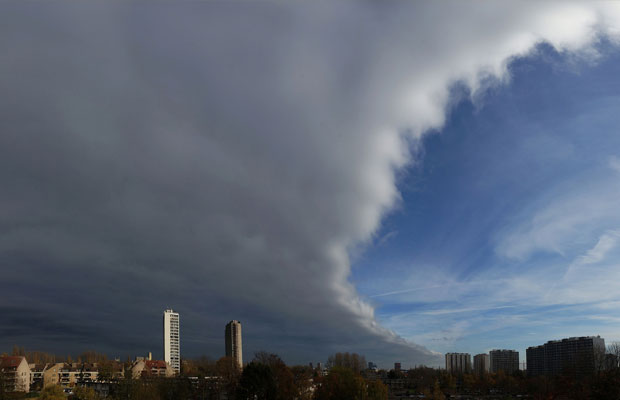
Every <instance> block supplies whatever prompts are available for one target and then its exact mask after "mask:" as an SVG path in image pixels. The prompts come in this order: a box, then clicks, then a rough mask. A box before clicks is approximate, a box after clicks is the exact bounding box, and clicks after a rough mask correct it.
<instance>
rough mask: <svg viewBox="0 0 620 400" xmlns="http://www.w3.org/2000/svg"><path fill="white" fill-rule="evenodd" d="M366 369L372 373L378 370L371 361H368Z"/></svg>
mask: <svg viewBox="0 0 620 400" xmlns="http://www.w3.org/2000/svg"><path fill="white" fill-rule="evenodd" d="M368 369H371V370H373V371H376V370H377V369H378V368H377V364H375V363H374V362H372V361H368Z"/></svg>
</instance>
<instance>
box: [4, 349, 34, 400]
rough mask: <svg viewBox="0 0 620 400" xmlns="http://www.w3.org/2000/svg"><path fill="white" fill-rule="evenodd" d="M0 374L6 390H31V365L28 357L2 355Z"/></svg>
mask: <svg viewBox="0 0 620 400" xmlns="http://www.w3.org/2000/svg"><path fill="white" fill-rule="evenodd" d="M0 374H1V375H2V377H1V378H2V381H3V384H4V385H5V390H7V391H9V392H29V391H30V366H29V365H28V361H26V357H23V356H4V357H0Z"/></svg>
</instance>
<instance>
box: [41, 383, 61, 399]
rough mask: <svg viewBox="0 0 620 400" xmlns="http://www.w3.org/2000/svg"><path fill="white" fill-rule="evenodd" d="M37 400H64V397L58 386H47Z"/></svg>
mask: <svg viewBox="0 0 620 400" xmlns="http://www.w3.org/2000/svg"><path fill="white" fill-rule="evenodd" d="M39 400H66V397H65V393H64V392H63V391H62V388H61V387H60V386H57V385H48V386H46V387H45V388H44V389H43V391H42V392H41V396H39Z"/></svg>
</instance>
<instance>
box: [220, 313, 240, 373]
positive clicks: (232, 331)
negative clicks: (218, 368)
mask: <svg viewBox="0 0 620 400" xmlns="http://www.w3.org/2000/svg"><path fill="white" fill-rule="evenodd" d="M224 341H225V345H226V357H232V358H233V359H234V360H235V363H236V364H237V366H238V367H239V368H242V367H243V347H242V344H241V322H239V321H236V320H232V321H230V322H229V323H228V324H227V325H226V332H225V339H224Z"/></svg>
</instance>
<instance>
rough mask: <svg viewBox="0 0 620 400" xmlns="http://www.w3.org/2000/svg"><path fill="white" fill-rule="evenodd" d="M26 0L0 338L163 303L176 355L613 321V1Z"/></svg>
mask: <svg viewBox="0 0 620 400" xmlns="http://www.w3.org/2000/svg"><path fill="white" fill-rule="evenodd" d="M34 3H36V4H37V6H36V7H33V5H32V4H33V3H30V2H28V3H23V2H20V1H13V0H11V1H9V2H7V3H6V4H4V5H3V12H2V13H0V45H2V48H3V49H5V51H4V57H3V59H4V60H6V62H2V63H0V92H1V93H2V96H0V183H2V187H3V188H4V190H2V192H1V194H0V268H1V269H2V272H3V279H2V280H1V281H0V292H2V294H3V295H2V298H1V299H0V310H1V311H2V315H3V320H4V323H3V324H1V325H0V348H4V349H7V350H10V348H11V347H12V346H13V345H14V344H18V345H21V346H24V347H25V348H28V349H33V350H41V351H48V352H52V353H64V354H66V353H73V354H78V353H80V352H82V351H84V350H88V349H93V348H94V349H98V350H99V351H101V352H104V353H106V354H109V355H111V356H119V357H122V358H125V357H126V356H129V355H137V354H147V352H149V351H153V352H155V353H158V352H159V351H163V349H162V337H161V332H162V326H161V324H162V310H165V309H167V308H168V305H171V306H173V308H174V310H175V311H176V312H179V313H180V314H181V316H182V318H181V319H182V324H183V329H182V330H181V332H180V336H182V343H180V345H182V354H180V355H179V357H181V356H182V357H186V358H192V357H194V356H199V355H203V354H204V355H208V356H211V357H219V355H221V354H222V350H223V349H222V347H223V346H222V328H223V327H224V326H225V324H226V322H228V321H230V320H231V319H232V318H234V319H235V320H238V321H243V324H244V337H243V351H244V352H245V353H246V359H247V355H252V354H254V353H256V352H259V351H263V350H265V351H269V352H270V353H275V354H278V355H280V356H281V357H282V359H283V360H285V361H286V362H287V363H290V364H307V363H308V362H316V361H318V360H323V361H324V360H326V359H327V357H328V356H329V355H330V354H332V353H333V351H332V350H333V349H337V350H338V351H341V352H349V353H358V354H363V355H365V356H366V358H367V359H368V360H372V361H373V362H374V363H376V364H377V365H379V366H382V367H389V366H391V365H393V363H394V362H400V363H402V365H403V367H404V368H405V367H409V366H413V365H429V366H434V367H440V366H442V365H444V364H445V354H448V353H454V352H459V353H468V354H470V355H472V356H473V355H475V354H479V353H488V352H489V351H490V350H493V349H514V350H516V351H518V352H519V354H520V360H523V359H524V358H525V354H526V349H527V348H528V347H531V346H537V345H540V344H542V343H546V341H548V340H550V339H553V338H567V337H584V336H592V335H600V336H601V337H604V338H605V339H606V340H607V342H608V343H612V342H616V341H620V319H619V318H618V316H617V315H616V310H617V308H618V305H619V304H620V296H619V295H618V290H617V289H618V284H617V282H618V281H620V276H619V275H618V274H620V268H619V267H620V265H618V263H619V260H620V209H619V208H618V207H617V204H618V199H619V198H620V134H619V133H618V126H620V120H619V116H618V113H617V111H616V110H617V109H618V107H620V81H619V79H618V78H617V75H618V74H617V71H618V70H619V67H620V4H619V3H615V2H596V1H595V2H587V3H565V2H544V3H541V4H539V3H524V2H519V1H505V2H499V3H495V2H484V1H478V0H466V1H446V2H429V3H422V2H412V3H407V2H393V3H392V2H385V3H384V2H381V3H375V2H368V3H366V2H353V1H351V2H349V1H343V2H337V3H327V2H320V1H319V2H311V3H297V2H260V1H259V2H233V3H228V2H208V1H207V2H196V3H180V4H176V3H175V4H167V3H157V4H152V3H134V2H121V3H112V4H108V3H105V2H98V1H95V2H92V3H91V2H89V3H85V4H81V3H80V4H76V3H75V2H70V1H64V0H59V1H54V2H45V1H39V0H35V1H34ZM155 332H156V333H157V334H155ZM165 336H166V335H164V337H165ZM167 336H170V335H167ZM164 347H165V344H164ZM160 349H161V350H160ZM163 353H166V352H165V351H163ZM156 356H157V358H159V354H156ZM161 356H162V358H163V357H166V354H162V355H161ZM246 361H247V360H246Z"/></svg>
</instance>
